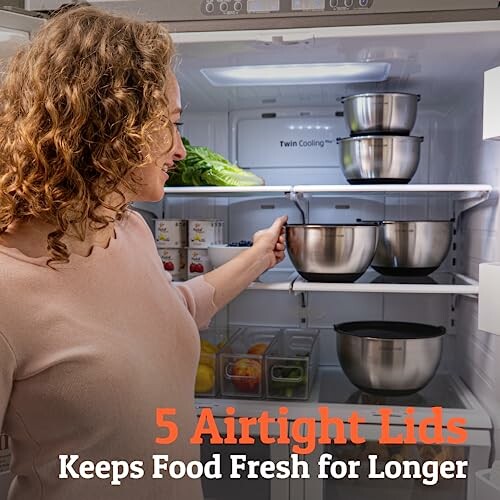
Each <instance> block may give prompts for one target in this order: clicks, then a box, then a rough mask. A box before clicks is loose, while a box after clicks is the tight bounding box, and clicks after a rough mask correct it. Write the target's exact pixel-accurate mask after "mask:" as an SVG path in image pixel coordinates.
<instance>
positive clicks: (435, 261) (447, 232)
mask: <svg viewBox="0 0 500 500" xmlns="http://www.w3.org/2000/svg"><path fill="white" fill-rule="evenodd" d="M452 234H453V223H452V222H451V221H384V222H382V223H381V225H380V228H379V238H378V245H377V251H376V252H375V257H374V258H373V262H372V267H373V269H375V270H376V271H378V272H379V273H380V274H385V275H389V276H427V275H428V274H431V273H432V272H434V271H435V270H436V269H437V268H438V267H439V266H440V265H441V264H442V263H443V261H444V259H445V258H446V256H447V254H448V251H449V249H450V245H451V240H452Z"/></svg>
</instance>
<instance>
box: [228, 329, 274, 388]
mask: <svg viewBox="0 0 500 500" xmlns="http://www.w3.org/2000/svg"><path fill="white" fill-rule="evenodd" d="M281 331H282V330H281V329H280V328H266V327H262V328H261V327H249V328H244V329H243V330H241V331H239V332H238V333H237V334H236V335H234V336H233V337H232V338H231V341H230V342H228V343H227V344H226V346H225V347H224V348H223V349H222V350H221V352H220V353H219V360H218V361H219V383H220V393H221V395H222V396H225V397H237V398H238V397H239V398H262V397H264V394H265V382H264V355H265V352H266V350H267V349H268V348H269V346H270V345H271V343H272V342H273V340H274V339H275V337H276V336H277V335H279V334H280V333H281Z"/></svg>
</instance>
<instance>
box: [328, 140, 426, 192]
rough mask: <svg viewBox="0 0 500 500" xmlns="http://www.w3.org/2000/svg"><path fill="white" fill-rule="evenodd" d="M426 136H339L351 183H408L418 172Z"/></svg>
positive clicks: (344, 168)
mask: <svg viewBox="0 0 500 500" xmlns="http://www.w3.org/2000/svg"><path fill="white" fill-rule="evenodd" d="M422 141H423V137H413V136H408V137H405V136H398V135H387V136H378V135H369V136H364V137H347V138H345V139H337V143H338V144H340V161H341V166H342V169H343V172H344V175H345V178H346V179H347V181H348V182H349V183H350V184H407V183H408V182H410V181H411V179H412V178H413V176H414V175H415V172H416V171H417V167H418V163H419V161H420V143H421V142H422Z"/></svg>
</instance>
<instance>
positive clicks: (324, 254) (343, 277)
mask: <svg viewBox="0 0 500 500" xmlns="http://www.w3.org/2000/svg"><path fill="white" fill-rule="evenodd" d="M286 239H287V250H288V254H289V256H290V259H291V261H292V263H293V265H294V266H295V268H296V269H297V271H298V272H299V274H300V275H301V276H302V277H303V278H304V279H306V280H308V281H320V282H353V281H356V280H357V279H358V278H359V277H360V276H361V275H362V274H363V273H364V272H365V271H366V269H367V268H368V266H369V265H370V263H371V261H372V259H373V256H374V254H375V250H376V248H377V239H378V224H343V225H336V224H289V225H287V226H286Z"/></svg>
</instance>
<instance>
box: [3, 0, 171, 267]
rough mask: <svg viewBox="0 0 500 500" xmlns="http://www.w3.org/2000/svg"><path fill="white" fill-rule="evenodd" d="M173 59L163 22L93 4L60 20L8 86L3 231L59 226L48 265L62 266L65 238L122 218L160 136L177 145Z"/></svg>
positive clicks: (19, 61)
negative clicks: (15, 226) (18, 225)
mask: <svg viewBox="0 0 500 500" xmlns="http://www.w3.org/2000/svg"><path fill="white" fill-rule="evenodd" d="M174 53H175V51H174V46H173V43H172V40H171V38H170V36H169V34H168V32H167V31H166V30H165V29H164V28H162V27H161V26H160V25H159V24H157V23H149V22H141V21H137V20H133V19H128V18H125V17H121V16H116V15H112V14H110V13H107V12H104V11H102V10H100V9H96V8H93V7H87V6H83V7H82V6H80V7H76V8H72V9H69V10H63V11H61V12H60V13H59V14H57V15H55V16H54V17H53V18H52V19H51V20H49V21H48V22H47V24H46V25H45V26H44V27H43V28H42V29H41V30H40V31H39V32H38V33H37V34H36V35H35V37H34V39H33V40H32V42H31V43H30V44H29V45H28V46H26V47H24V48H23V49H21V50H20V51H19V52H18V53H17V55H16V56H15V57H14V58H13V60H12V61H11V63H10V65H9V67H8V70H7V73H6V75H5V78H4V80H3V82H2V85H1V87H0V234H1V233H4V232H5V231H6V230H7V228H8V227H9V225H11V224H12V223H13V222H14V221H26V220H28V219H33V218H36V219H38V220H41V221H43V222H47V223H50V224H53V225H55V227H56V229H55V230H54V231H52V232H51V233H50V234H49V235H48V238H47V250H48V257H50V259H49V261H48V262H49V264H50V263H51V262H57V263H61V262H68V261H69V250H68V247H67V245H66V244H65V243H64V242H63V241H62V238H63V237H64V236H66V235H72V236H76V237H78V238H79V239H80V240H82V241H83V240H84V239H85V237H86V234H87V230H88V229H89V228H92V229H101V228H104V227H106V226H107V225H108V224H109V223H110V222H113V221H115V220H119V219H120V218H122V217H123V215H124V213H125V212H126V211H127V209H128V206H127V200H126V199H125V196H124V194H123V193H124V191H125V190H126V191H131V192H137V187H138V184H137V183H138V181H137V179H136V176H135V175H134V170H135V169H136V168H138V167H141V166H144V165H145V164H147V163H148V162H149V161H151V147H152V144H153V142H152V141H153V137H155V134H157V133H158V132H159V131H161V132H162V133H163V134H164V136H165V146H166V148H167V149H169V148H171V147H172V145H173V133H174V129H173V126H174V125H173V124H172V122H171V120H170V118H169V116H168V108H169V102H168V97H167V91H166V89H167V86H168V84H169V82H170V81H171V78H172V75H173V72H172V64H173V58H174ZM113 193H117V194H118V199H119V201H118V202H113V203H111V204H110V202H109V200H110V195H111V194H113ZM114 198H116V197H114ZM102 207H103V208H106V209H110V210H111V213H112V214H114V215H113V216H109V215H108V216H105V215H103V211H102V210H99V209H100V208H102ZM99 212H100V213H99Z"/></svg>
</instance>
